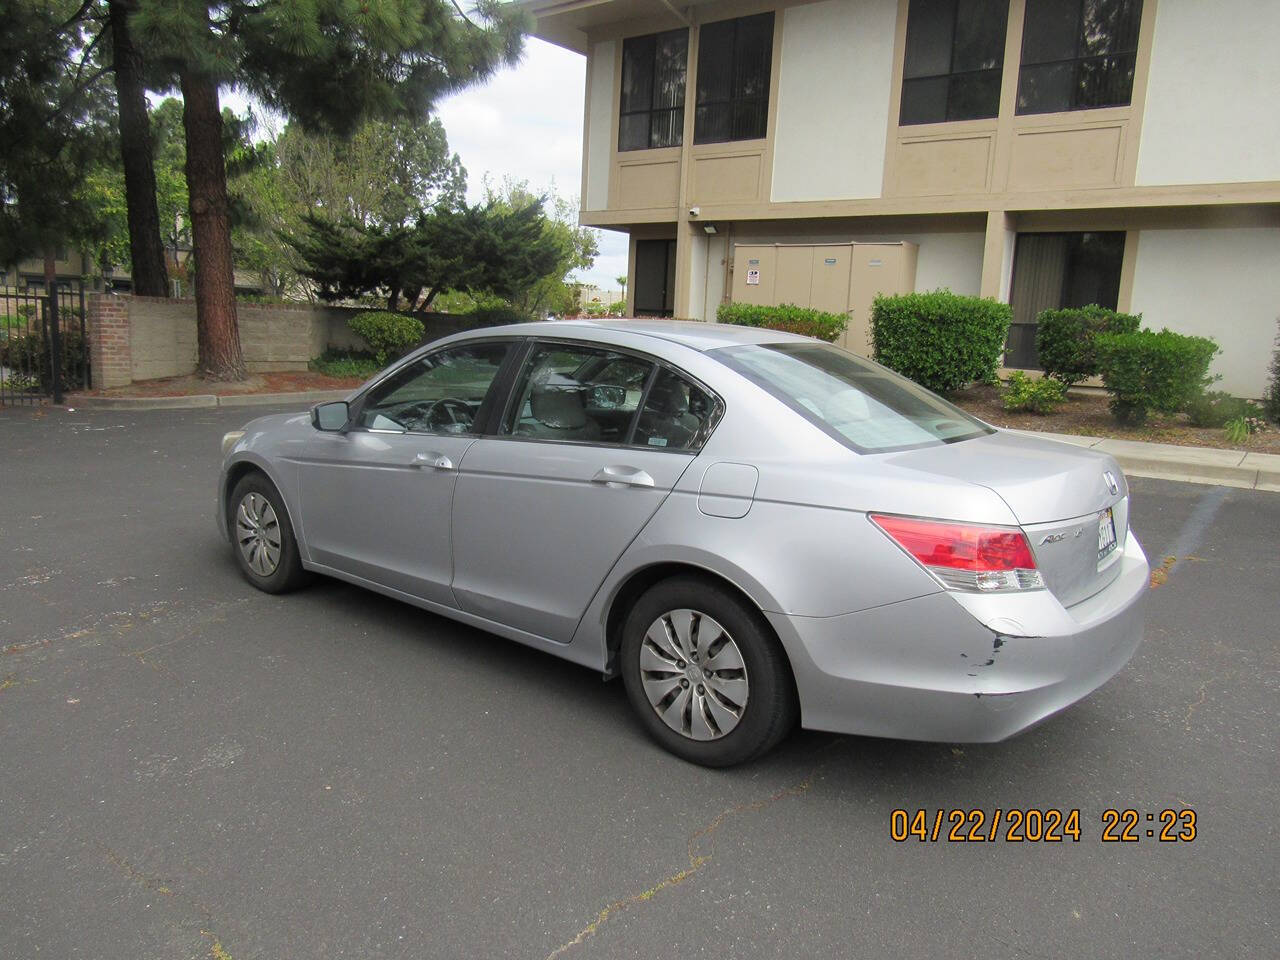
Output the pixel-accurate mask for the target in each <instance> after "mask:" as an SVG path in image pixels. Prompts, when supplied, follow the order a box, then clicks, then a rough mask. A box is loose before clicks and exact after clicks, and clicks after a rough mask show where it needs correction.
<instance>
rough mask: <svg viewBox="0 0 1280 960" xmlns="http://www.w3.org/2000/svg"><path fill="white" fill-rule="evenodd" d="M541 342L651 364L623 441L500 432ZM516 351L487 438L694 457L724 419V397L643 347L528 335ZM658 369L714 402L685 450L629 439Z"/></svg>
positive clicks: (485, 436)
mask: <svg viewBox="0 0 1280 960" xmlns="http://www.w3.org/2000/svg"><path fill="white" fill-rule="evenodd" d="M544 344H557V345H559V346H568V347H579V348H584V347H585V348H587V349H594V350H605V351H608V352H610V353H617V354H621V355H623V356H628V357H633V358H634V359H636V360H643V361H645V362H646V363H649V364H651V365H652V369H651V370H650V371H649V375H648V377H647V378H646V379H645V385H644V391H643V393H642V394H641V396H640V402H639V404H638V405H637V406H636V409H635V412H634V413H633V414H632V415H631V424H630V426H629V427H628V428H627V441H626V442H624V443H605V442H603V441H598V440H554V439H551V438H548V437H524V436H520V435H518V434H513V433H502V432H501V429H502V424H504V423H506V422H507V419H508V418H509V416H510V414H511V413H513V412H514V406H515V403H516V398H517V394H518V390H517V389H516V388H517V387H518V386H519V385H520V374H521V373H522V372H523V371H524V366H525V363H526V361H527V360H528V358H529V356H530V355H532V353H533V351H534V350H536V349H537V347H538V346H540V345H544ZM518 353H519V354H520V363H519V365H518V366H517V367H516V368H515V372H514V373H513V374H512V376H511V380H510V383H508V384H507V385H506V391H507V395H506V397H505V399H504V402H503V403H502V406H501V415H500V416H498V417H497V418H496V419H494V418H491V425H492V431H493V432H491V433H485V434H484V435H483V436H484V438H485V439H486V440H502V441H506V442H515V443H550V444H556V445H568V446H573V447H599V448H600V449H602V450H645V451H648V452H651V453H668V454H682V455H684V456H689V457H696V456H697V455H698V454H699V453H701V452H702V449H703V447H705V446H706V444H707V441H708V440H710V439H711V435H712V434H713V433H715V430H716V427H718V426H719V425H720V423H721V421H722V420H723V419H724V414H725V402H724V398H723V397H721V396H720V394H719V393H717V392H716V391H715V390H713V389H711V387H709V386H707V384H706V383H704V382H703V381H702V380H700V379H698V378H697V377H695V376H693V375H692V374H690V373H689V372H688V371H686V370H683V369H681V368H680V367H677V366H676V365H675V364H673V363H671V362H670V361H668V360H664V359H662V358H661V357H657V356H654V355H653V354H651V353H645V352H644V351H643V350H637V349H634V348H632V347H624V346H619V345H617V344H612V343H604V342H602V341H600V340H577V339H574V338H572V337H529V338H527V340H526V343H525V348H524V349H523V350H520V351H518ZM659 368H663V369H666V370H669V371H670V372H671V373H673V374H675V375H676V376H678V377H681V378H682V379H684V380H687V381H689V383H691V384H693V385H694V386H695V387H697V388H698V389H699V390H702V391H703V392H704V393H705V394H706V395H707V396H709V397H710V398H711V399H712V401H714V408H713V409H712V412H711V416H710V417H708V418H707V426H704V427H703V429H702V430H700V431H699V432H698V433H699V436H698V438H697V440H698V442H697V445H696V446H690V447H686V448H684V449H678V448H674V447H649V446H643V447H641V446H636V445H635V444H634V443H631V442H630V441H631V440H632V439H633V438H634V437H635V432H636V426H637V424H639V422H640V414H641V413H642V412H643V411H644V405H645V403H646V402H647V401H648V399H649V390H650V388H651V387H652V386H653V384H654V381H656V380H657V375H658V369H659ZM495 382H496V379H495Z"/></svg>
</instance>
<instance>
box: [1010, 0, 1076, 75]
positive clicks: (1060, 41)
mask: <svg viewBox="0 0 1280 960" xmlns="http://www.w3.org/2000/svg"><path fill="white" fill-rule="evenodd" d="M1079 42H1080V0H1027V19H1026V23H1025V24H1024V26H1023V28H1022V62H1023V63H1024V64H1029V63H1047V62H1051V61H1054V60H1070V59H1072V58H1073V57H1075V56H1076V55H1077V54H1078V49H1077V48H1078V45H1079Z"/></svg>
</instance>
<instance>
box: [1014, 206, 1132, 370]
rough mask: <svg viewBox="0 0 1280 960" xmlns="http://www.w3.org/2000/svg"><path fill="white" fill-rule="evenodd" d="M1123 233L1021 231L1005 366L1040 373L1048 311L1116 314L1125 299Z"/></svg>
mask: <svg viewBox="0 0 1280 960" xmlns="http://www.w3.org/2000/svg"><path fill="white" fill-rule="evenodd" d="M1123 261H1124V233H1123V232H1122V231H1113V232H1106V233H1020V234H1018V241H1017V245H1016V246H1015V247H1014V251H1013V283H1012V286H1011V289H1010V292H1009V305H1010V306H1011V307H1012V308H1013V323H1012V324H1010V326H1009V340H1008V343H1007V344H1006V347H1005V359H1004V363H1005V366H1006V367H1013V368H1017V369H1023V370H1035V369H1038V368H1039V366H1040V358H1039V355H1038V354H1037V352H1036V319H1037V318H1038V317H1039V316H1040V314H1041V313H1042V312H1043V311H1045V310H1061V309H1064V308H1068V307H1087V306H1088V305H1089V304H1091V303H1096V304H1097V305H1098V306H1100V307H1106V308H1107V309H1108V310H1114V309H1115V308H1116V303H1117V301H1118V300H1119V299H1120V266H1121V263H1123Z"/></svg>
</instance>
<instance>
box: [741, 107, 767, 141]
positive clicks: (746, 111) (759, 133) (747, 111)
mask: <svg viewBox="0 0 1280 960" xmlns="http://www.w3.org/2000/svg"><path fill="white" fill-rule="evenodd" d="M768 124H769V101H768V100H763V99H762V100H742V101H739V102H737V103H735V104H734V105H733V135H732V139H734V140H757V139H759V138H760V137H763V136H764V135H765V127H767V126H768Z"/></svg>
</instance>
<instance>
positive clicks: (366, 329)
mask: <svg viewBox="0 0 1280 960" xmlns="http://www.w3.org/2000/svg"><path fill="white" fill-rule="evenodd" d="M347 326H349V327H350V328H351V329H352V330H353V331H354V332H355V333H357V334H359V335H360V336H361V337H363V338H364V341H365V343H367V344H369V348H370V349H371V350H373V354H374V357H375V358H376V359H377V361H378V366H380V367H381V366H385V365H386V363H387V362H388V361H390V360H394V359H395V358H396V357H398V356H400V355H401V354H402V353H404V352H405V351H406V350H408V349H409V348H410V347H415V346H417V345H418V344H419V343H421V342H422V337H423V334H424V333H425V332H426V328H425V327H423V325H422V321H421V320H419V319H417V318H416V317H409V316H405V315H404V314H403V313H386V312H385V311H381V310H370V311H368V312H366V313H357V314H356V315H355V316H353V317H350V318H349V319H348V320H347Z"/></svg>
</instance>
